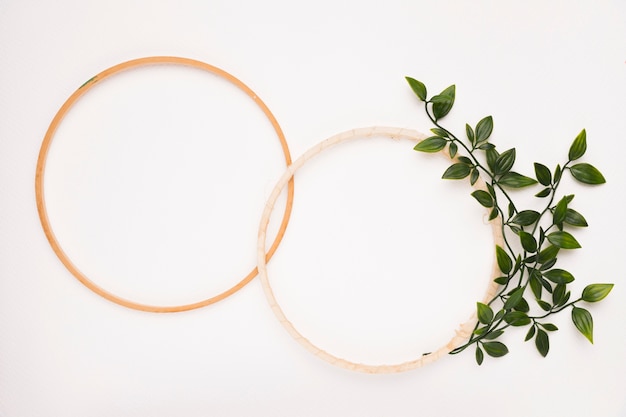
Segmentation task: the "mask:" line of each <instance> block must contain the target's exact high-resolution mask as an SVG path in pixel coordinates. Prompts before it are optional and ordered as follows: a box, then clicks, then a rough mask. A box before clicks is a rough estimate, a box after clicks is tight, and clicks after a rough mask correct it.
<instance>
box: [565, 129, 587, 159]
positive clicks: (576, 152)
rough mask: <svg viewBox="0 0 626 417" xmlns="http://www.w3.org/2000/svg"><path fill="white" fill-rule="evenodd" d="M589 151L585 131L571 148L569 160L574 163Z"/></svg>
mask: <svg viewBox="0 0 626 417" xmlns="http://www.w3.org/2000/svg"><path fill="white" fill-rule="evenodd" d="M586 150H587V132H586V131H585V129H583V130H582V131H581V132H580V133H579V134H578V136H576V139H574V142H573V143H572V146H570V148H569V155H568V157H569V160H570V161H574V160H576V159H578V158H580V157H581V156H583V155H584V154H585V151H586Z"/></svg>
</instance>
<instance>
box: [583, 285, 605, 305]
mask: <svg viewBox="0 0 626 417" xmlns="http://www.w3.org/2000/svg"><path fill="white" fill-rule="evenodd" d="M612 289H613V284H591V285H587V286H586V287H585V289H584V290H583V295H582V298H583V300H584V301H587V302H588V303H595V302H597V301H600V300H602V299H603V298H604V297H606V296H607V295H609V293H610V292H611V290H612Z"/></svg>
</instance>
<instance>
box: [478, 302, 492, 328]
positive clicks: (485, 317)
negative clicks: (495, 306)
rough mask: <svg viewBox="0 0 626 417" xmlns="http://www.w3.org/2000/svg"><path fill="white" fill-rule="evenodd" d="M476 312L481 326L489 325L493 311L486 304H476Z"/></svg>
mask: <svg viewBox="0 0 626 417" xmlns="http://www.w3.org/2000/svg"><path fill="white" fill-rule="evenodd" d="M476 312H477V316H478V321H479V322H481V323H482V324H489V323H491V320H492V319H493V310H492V309H491V307H489V306H488V305H487V304H483V303H480V302H478V303H476Z"/></svg>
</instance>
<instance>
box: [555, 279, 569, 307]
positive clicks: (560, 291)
mask: <svg viewBox="0 0 626 417" xmlns="http://www.w3.org/2000/svg"><path fill="white" fill-rule="evenodd" d="M566 289H567V287H566V286H565V284H558V285H557V286H556V287H554V291H553V292H552V303H553V304H554V305H555V306H558V305H559V304H561V303H562V302H563V300H564V299H565V290H566Z"/></svg>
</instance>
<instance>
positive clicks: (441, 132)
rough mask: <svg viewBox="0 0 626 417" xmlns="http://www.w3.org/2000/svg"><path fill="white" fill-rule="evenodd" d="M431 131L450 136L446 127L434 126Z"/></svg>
mask: <svg viewBox="0 0 626 417" xmlns="http://www.w3.org/2000/svg"><path fill="white" fill-rule="evenodd" d="M430 131H431V132H433V133H434V134H435V135H437V136H441V137H442V138H447V137H448V132H446V131H445V130H444V129H442V128H440V127H433V128H432V129H430Z"/></svg>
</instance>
